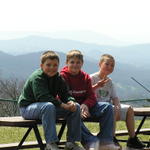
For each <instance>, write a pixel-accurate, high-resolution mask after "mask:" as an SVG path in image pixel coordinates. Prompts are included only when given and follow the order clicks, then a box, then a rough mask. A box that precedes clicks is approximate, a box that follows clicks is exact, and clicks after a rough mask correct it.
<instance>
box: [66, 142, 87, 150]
mask: <svg viewBox="0 0 150 150" xmlns="http://www.w3.org/2000/svg"><path fill="white" fill-rule="evenodd" d="M65 150H84V148H82V147H80V146H79V145H78V144H76V143H73V142H67V143H66V145H65Z"/></svg>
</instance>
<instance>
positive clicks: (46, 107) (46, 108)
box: [43, 102, 55, 111]
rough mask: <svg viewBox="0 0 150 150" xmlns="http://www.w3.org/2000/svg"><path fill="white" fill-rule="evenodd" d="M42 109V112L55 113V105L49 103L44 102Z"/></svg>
mask: <svg viewBox="0 0 150 150" xmlns="http://www.w3.org/2000/svg"><path fill="white" fill-rule="evenodd" d="M43 107H44V111H55V105H54V104H53V103H51V102H46V103H45V105H44V106H43Z"/></svg>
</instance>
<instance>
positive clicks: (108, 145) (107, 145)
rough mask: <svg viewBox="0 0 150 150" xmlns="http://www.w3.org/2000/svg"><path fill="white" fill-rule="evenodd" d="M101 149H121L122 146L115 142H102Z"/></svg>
mask: <svg viewBox="0 0 150 150" xmlns="http://www.w3.org/2000/svg"><path fill="white" fill-rule="evenodd" d="M99 150H120V147H119V146H116V145H114V144H102V145H100V147H99Z"/></svg>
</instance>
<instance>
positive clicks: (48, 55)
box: [41, 50, 59, 64]
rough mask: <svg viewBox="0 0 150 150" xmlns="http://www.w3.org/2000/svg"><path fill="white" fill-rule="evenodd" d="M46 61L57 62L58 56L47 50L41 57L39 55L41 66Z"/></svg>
mask: <svg viewBox="0 0 150 150" xmlns="http://www.w3.org/2000/svg"><path fill="white" fill-rule="evenodd" d="M47 59H57V60H58V62H59V56H58V54H57V53H56V52H54V51H51V50H48V51H45V52H44V53H43V54H42V55H41V64H43V63H45V61H46V60H47Z"/></svg>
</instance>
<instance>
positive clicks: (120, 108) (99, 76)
mask: <svg viewBox="0 0 150 150" xmlns="http://www.w3.org/2000/svg"><path fill="white" fill-rule="evenodd" d="M114 66H115V59H114V58H113V56H111V55H109V54H104V55H102V56H101V58H100V62H99V67H100V70H99V72H96V73H93V74H91V75H90V76H91V79H92V87H93V90H94V92H95V94H96V98H97V101H103V102H110V103H112V104H113V105H114V115H115V120H116V121H118V120H124V121H125V122H126V126H127V129H128V132H129V139H128V141H127V146H128V147H131V148H143V147H145V145H144V144H143V143H142V142H141V141H140V140H139V139H138V137H136V135H135V127H134V111H133V108H132V107H131V106H130V105H125V104H120V101H119V98H118V96H117V94H116V91H115V87H114V85H113V82H112V80H111V79H110V78H109V77H108V75H109V74H111V73H112V72H113V70H114ZM114 130H115V129H114ZM114 142H116V143H117V139H116V138H115V131H114Z"/></svg>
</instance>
